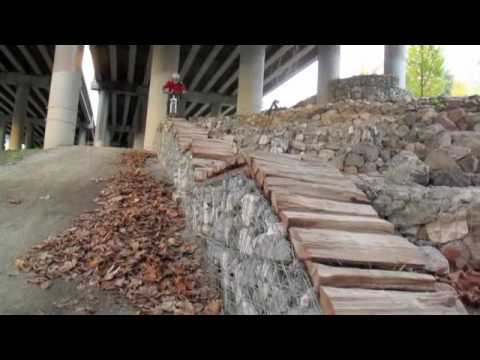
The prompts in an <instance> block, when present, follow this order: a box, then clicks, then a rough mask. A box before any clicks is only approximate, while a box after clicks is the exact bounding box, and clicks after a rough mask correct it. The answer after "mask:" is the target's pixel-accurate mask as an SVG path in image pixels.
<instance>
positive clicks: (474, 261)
mask: <svg viewBox="0 0 480 360" xmlns="http://www.w3.org/2000/svg"><path fill="white" fill-rule="evenodd" d="M464 244H465V246H466V247H467V248H468V250H469V251H470V254H471V258H470V265H472V266H473V267H474V268H475V269H477V270H480V241H479V240H478V239H475V238H474V237H473V236H467V237H466V238H465V239H464Z"/></svg>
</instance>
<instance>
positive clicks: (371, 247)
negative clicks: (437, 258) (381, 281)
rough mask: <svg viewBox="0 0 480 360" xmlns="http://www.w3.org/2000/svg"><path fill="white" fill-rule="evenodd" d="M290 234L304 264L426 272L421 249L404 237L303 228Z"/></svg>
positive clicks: (291, 230) (295, 229)
mask: <svg viewBox="0 0 480 360" xmlns="http://www.w3.org/2000/svg"><path fill="white" fill-rule="evenodd" d="M289 234H290V241H291V242H292V244H293V247H294V249H295V252H296V254H297V257H298V258H299V259H300V260H303V261H313V262H322V263H326V264H339V265H354V266H356V265H360V266H369V267H375V268H379V269H400V268H403V267H405V268H412V269H424V268H425V259H424V258H423V256H422V254H421V253H420V251H419V249H418V248H417V247H416V246H415V245H413V244H411V243H410V242H408V240H407V239H404V238H402V237H400V236H395V235H385V234H366V233H352V232H347V231H335V230H320V229H301V228H291V229H290V230H289Z"/></svg>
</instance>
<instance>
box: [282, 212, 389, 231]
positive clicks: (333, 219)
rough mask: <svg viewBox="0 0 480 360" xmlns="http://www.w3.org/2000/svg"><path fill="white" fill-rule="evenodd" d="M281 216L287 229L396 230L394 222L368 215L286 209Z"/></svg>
mask: <svg viewBox="0 0 480 360" xmlns="http://www.w3.org/2000/svg"><path fill="white" fill-rule="evenodd" d="M279 217H280V219H281V220H282V222H283V224H284V225H285V226H286V228H287V229H288V228H290V227H303V228H312V229H332V230H343V231H352V232H355V231H357V232H363V233H380V234H393V233H394V232H395V226H394V225H393V224H392V223H389V222H388V221H385V220H383V219H379V218H375V217H368V216H351V215H340V214H325V213H311V212H302V211H295V210H285V211H281V212H280V214H279Z"/></svg>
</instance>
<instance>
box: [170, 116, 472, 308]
mask: <svg viewBox="0 0 480 360" xmlns="http://www.w3.org/2000/svg"><path fill="white" fill-rule="evenodd" d="M173 129H174V136H175V137H176V139H177V144H178V146H179V148H180V149H182V151H188V152H190V153H191V154H192V166H193V168H194V172H195V180H196V181H205V180H207V179H211V178H215V177H217V176H221V175H222V174H224V173H226V172H227V171H232V170H236V169H238V170H239V171H245V174H246V175H247V176H250V177H251V178H252V179H253V180H254V181H255V182H256V183H257V185H258V186H259V188H260V189H261V190H262V191H263V193H264V195H265V197H266V198H267V199H268V200H269V201H271V203H272V208H273V210H274V212H275V213H276V215H277V216H278V218H279V219H280V221H281V222H282V224H283V226H284V227H285V229H286V230H287V233H288V235H289V239H290V241H291V243H292V246H293V248H294V250H295V254H296V256H297V258H298V259H299V260H300V261H303V262H304V264H305V268H306V270H307V273H308V275H309V276H310V279H311V281H312V284H313V286H314V288H315V290H316V292H317V295H318V297H319V303H320V305H321V308H322V310H323V312H324V313H325V314H329V315H330V314H332V315H419V314H448V315H461V314H466V310H465V308H464V307H463V305H462V304H461V302H460V301H459V300H458V299H457V294H456V293H454V292H452V291H445V290H443V288H442V287H441V286H438V285H439V284H440V283H438V282H436V280H435V277H434V276H432V275H431V274H427V273H426V271H425V269H426V261H427V260H426V259H425V258H424V256H423V255H422V253H421V252H420V251H419V249H418V247H416V246H415V245H414V244H412V243H410V242H409V241H408V240H407V239H405V238H403V237H401V236H398V235H395V227H394V225H393V224H391V223H390V222H388V221H385V220H384V219H381V218H380V217H379V216H378V213H377V212H376V211H375V209H374V208H373V207H372V206H371V204H370V201H369V199H368V197H367V196H366V194H365V193H363V192H362V191H361V190H359V189H358V188H357V187H356V186H355V184H354V183H353V182H352V181H351V180H349V179H347V178H346V177H345V176H343V174H342V173H341V172H340V171H338V170H337V169H336V168H335V167H334V166H332V165H331V164H328V163H326V162H325V161H323V160H319V159H318V158H315V157H313V156H305V155H291V154H272V153H268V152H253V153H250V154H239V153H238V151H237V147H236V144H235V140H234V137H233V136H231V135H227V136H224V137H223V138H215V139H211V138H209V132H208V131H207V130H205V129H201V128H199V127H197V126H196V125H194V124H192V123H189V122H188V121H185V120H182V119H175V120H174V121H173Z"/></svg>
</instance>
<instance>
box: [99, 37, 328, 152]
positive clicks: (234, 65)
mask: <svg viewBox="0 0 480 360" xmlns="http://www.w3.org/2000/svg"><path fill="white" fill-rule="evenodd" d="M90 47H91V51H92V56H93V63H94V67H95V83H94V84H93V88H94V89H96V90H99V91H104V92H105V93H107V94H108V97H109V101H108V114H106V115H105V116H106V118H107V119H108V121H107V124H108V125H107V129H108V131H109V134H110V135H109V136H110V143H111V144H112V145H117V146H131V145H132V143H133V133H134V131H133V129H134V128H135V126H136V124H137V123H138V122H145V117H146V109H145V108H146V105H142V104H146V100H147V97H148V93H149V85H150V68H151V62H152V49H153V47H152V46H150V45H91V46H90ZM317 56H318V45H266V49H265V66H264V81H263V93H264V94H267V93H269V92H270V91H272V90H274V89H275V88H276V87H278V86H280V85H281V84H282V83H284V82H285V81H287V80H288V79H289V78H291V77H292V76H294V75H295V74H296V73H298V72H299V71H301V70H302V69H304V68H305V67H307V66H308V65H310V64H311V63H313V62H314V61H316V60H317ZM178 68H179V72H180V74H181V76H182V79H183V81H184V82H185V84H186V86H187V88H188V90H189V93H188V94H187V97H186V99H185V103H184V104H182V106H183V107H184V110H185V114H186V116H187V117H190V116H206V115H208V114H215V115H217V114H219V113H222V114H225V115H229V114H233V113H235V111H236V105H237V101H236V96H237V93H238V87H239V72H240V49H239V45H181V46H180V58H179V67H178Z"/></svg>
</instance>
